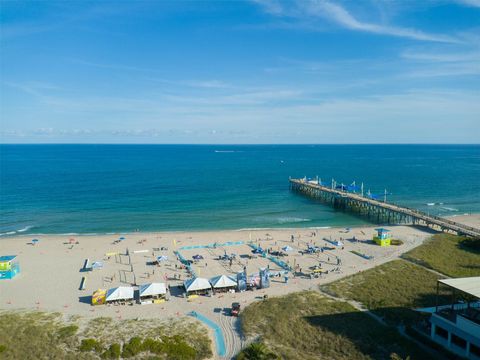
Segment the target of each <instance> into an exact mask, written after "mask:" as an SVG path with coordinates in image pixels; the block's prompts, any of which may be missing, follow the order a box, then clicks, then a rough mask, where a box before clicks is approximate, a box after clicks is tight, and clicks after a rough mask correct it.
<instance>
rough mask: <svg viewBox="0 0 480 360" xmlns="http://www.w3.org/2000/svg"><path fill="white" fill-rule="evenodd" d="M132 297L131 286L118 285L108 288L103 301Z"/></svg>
mask: <svg viewBox="0 0 480 360" xmlns="http://www.w3.org/2000/svg"><path fill="white" fill-rule="evenodd" d="M128 299H133V287H131V286H119V287H116V288H112V289H108V291H107V297H106V299H105V301H115V300H128Z"/></svg>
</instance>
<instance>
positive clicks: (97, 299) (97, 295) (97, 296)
mask: <svg viewBox="0 0 480 360" xmlns="http://www.w3.org/2000/svg"><path fill="white" fill-rule="evenodd" d="M106 297H107V290H103V289H98V290H97V291H95V292H94V293H93V295H92V305H102V304H105V299H106Z"/></svg>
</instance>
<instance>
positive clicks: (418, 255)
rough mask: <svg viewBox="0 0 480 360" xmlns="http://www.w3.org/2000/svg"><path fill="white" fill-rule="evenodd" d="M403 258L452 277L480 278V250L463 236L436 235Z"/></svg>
mask: <svg viewBox="0 0 480 360" xmlns="http://www.w3.org/2000/svg"><path fill="white" fill-rule="evenodd" d="M470 244H473V245H470ZM477 246H478V245H477ZM403 257H404V258H405V259H408V260H410V261H413V262H416V263H419V264H421V265H423V266H425V267H428V268H431V269H434V270H436V271H438V272H441V273H442V274H445V275H448V276H451V277H467V276H480V250H479V249H478V248H477V247H476V246H474V242H473V241H471V240H470V239H466V238H465V237H463V236H456V235H451V234H436V235H434V236H432V237H431V238H430V239H428V240H427V241H425V243H424V244H422V245H420V246H419V247H417V248H415V249H413V250H411V251H409V252H407V253H406V254H404V255H403Z"/></svg>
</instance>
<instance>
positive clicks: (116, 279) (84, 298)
mask: <svg viewBox="0 0 480 360" xmlns="http://www.w3.org/2000/svg"><path fill="white" fill-rule="evenodd" d="M479 220H480V216H478V215H475V216H468V217H465V216H464V217H456V219H455V221H464V222H465V223H469V224H472V225H475V224H478V222H479ZM374 229H375V226H365V227H357V228H352V229H350V230H347V229H345V228H327V229H317V230H312V229H298V228H296V229H281V230H274V229H271V230H252V231H249V230H242V231H214V232H162V233H134V234H128V235H120V234H117V235H98V236H66V235H45V236H35V238H38V239H39V243H38V244H36V245H32V244H31V240H32V238H33V237H32V236H21V237H9V238H1V239H0V244H1V246H0V248H1V255H17V256H18V261H19V263H20V267H21V272H20V274H19V275H18V276H17V277H15V278H14V279H13V280H2V281H1V282H0V310H14V309H15V310H20V309H32V310H42V311H57V312H61V313H63V314H64V315H66V316H69V315H81V316H83V317H86V318H90V317H97V316H110V317H114V318H117V319H126V318H158V319H166V318H169V317H177V316H184V315H186V314H187V313H189V312H190V311H192V310H194V311H197V312H200V313H202V314H204V315H206V316H208V317H209V318H211V319H213V320H214V321H216V322H217V323H218V324H219V325H221V326H222V328H223V329H224V333H225V336H226V337H228V336H233V337H234V335H232V334H230V335H229V333H231V332H232V331H234V330H233V328H234V323H233V322H234V320H233V319H232V318H231V317H228V316H225V314H224V312H223V311H222V310H223V309H225V308H229V307H230V305H231V303H232V302H233V301H238V302H240V303H241V305H242V306H246V305H247V304H249V303H251V302H252V301H255V300H258V299H261V298H262V297H263V296H264V295H265V294H267V295H268V296H275V295H282V294H286V293H289V292H295V291H300V290H308V289H315V288H317V286H318V285H319V284H322V283H326V282H330V281H333V280H336V279H338V278H341V277H344V276H347V275H350V274H353V273H356V272H359V271H362V270H365V269H368V268H372V267H374V266H377V265H379V264H382V263H384V262H387V261H390V260H392V259H395V258H398V257H399V256H400V255H401V254H402V253H404V252H406V251H408V250H410V249H412V248H414V247H416V246H418V245H420V244H421V243H422V242H423V241H424V240H425V239H426V238H428V237H429V236H431V234H432V233H433V232H432V231H431V230H429V229H427V228H419V227H411V226H389V227H388V229H390V230H391V231H392V237H393V238H395V239H401V240H402V241H403V242H404V243H403V245H400V246H390V247H380V246H378V245H374V244H372V243H371V241H369V240H371V239H372V236H373V235H374V233H375V231H374ZM313 231H315V232H316V235H315V236H313V235H312V232H313ZM291 235H294V236H295V240H294V242H293V243H292V241H291ZM121 236H124V237H125V240H123V241H122V242H121V243H117V244H114V241H115V240H117V239H119V237H121ZM353 237H355V239H356V240H359V241H352V239H353ZM72 238H74V239H75V241H76V242H78V244H75V245H71V244H70V243H69V240H70V239H72ZM267 238H268V240H267ZM324 238H327V239H330V238H331V239H332V240H340V239H343V242H344V249H343V250H342V248H341V247H336V248H335V249H334V250H329V251H325V252H324V253H321V254H315V255H301V254H300V253H299V250H302V249H306V247H307V243H312V244H316V245H321V246H324V245H328V246H331V247H332V248H333V246H332V245H331V244H330V243H326V242H325V241H324V240H322V239H324ZM250 239H251V240H252V241H253V242H255V243H258V244H259V245H260V246H262V247H263V248H272V249H273V250H277V249H280V248H281V247H283V246H285V245H289V246H292V247H293V251H291V252H289V253H288V254H289V255H288V256H287V257H285V258H282V260H284V261H288V263H289V264H290V265H293V264H295V265H296V264H298V267H299V268H302V271H303V272H304V273H308V272H309V270H308V268H309V267H310V266H312V265H315V264H318V263H322V267H323V268H324V269H326V270H333V269H334V268H336V267H337V265H336V259H337V257H339V258H340V259H341V262H342V266H341V267H340V268H341V271H340V272H339V273H333V272H331V273H329V274H327V275H324V276H323V277H322V278H318V279H309V278H307V277H296V278H293V277H292V276H290V279H289V281H288V283H285V281H284V279H283V277H282V278H274V279H272V282H271V287H270V288H268V289H262V290H255V291H246V292H243V293H234V294H232V293H224V294H217V295H214V296H212V297H205V296H201V297H199V298H196V299H193V300H190V301H188V300H187V299H186V298H184V297H183V295H182V294H180V293H178V292H177V291H172V293H171V294H170V295H169V301H167V302H165V303H163V304H149V305H139V304H135V305H132V306H130V305H123V306H113V305H100V306H91V305H90V296H91V295H92V293H93V291H95V290H97V289H99V288H103V289H108V288H112V287H116V286H121V285H122V286H130V285H132V284H133V283H134V281H135V280H136V284H137V285H138V284H143V283H148V282H166V283H167V284H168V285H170V286H171V287H173V288H174V289H175V287H176V286H177V285H181V283H182V280H185V279H186V278H187V277H188V275H187V273H186V272H185V270H177V269H176V268H175V265H180V262H179V261H178V260H177V259H176V256H175V255H174V251H175V250H178V249H180V248H181V247H183V246H187V245H201V244H203V245H205V244H211V243H224V242H227V241H232V242H237V241H243V242H244V243H247V242H249V241H250ZM162 247H164V248H168V250H164V251H154V249H160V248H162ZM127 248H128V250H129V252H130V254H131V259H132V266H133V273H132V272H131V265H129V264H128V263H127V260H126V259H127V257H126V256H123V255H121V254H124V253H125V252H126V249H127ZM352 250H353V251H357V252H359V253H362V254H366V255H369V256H373V259H372V260H366V259H364V258H362V257H360V256H358V255H357V254H354V253H352V252H351V251H352ZM225 251H227V252H228V253H236V254H237V255H242V254H249V253H251V248H249V247H248V246H247V245H246V244H243V245H238V246H229V247H225V248H223V247H219V248H217V249H210V250H207V249H198V250H184V251H181V253H182V255H183V256H185V258H187V259H188V258H190V259H191V256H193V255H195V254H201V255H202V256H203V257H204V259H205V260H202V261H201V262H200V263H199V264H197V265H195V268H194V269H195V271H196V272H197V275H198V276H200V277H206V278H210V277H213V276H216V275H222V274H226V275H228V274H234V273H236V272H238V271H240V270H241V269H242V268H243V266H246V267H247V272H248V273H249V274H251V273H255V272H258V269H259V267H265V266H267V264H268V263H269V260H267V259H263V258H261V257H260V258H257V259H249V260H244V259H243V258H240V257H239V260H238V262H235V263H234V264H232V266H231V267H230V266H229V264H226V263H222V262H221V261H219V260H216V259H215V258H217V257H218V255H223V254H224V252H225ZM114 252H118V253H119V254H120V255H118V256H111V257H110V259H108V257H107V256H106V254H107V253H114ZM154 255H155V257H156V256H158V255H166V256H168V257H169V261H167V262H165V263H164V264H162V265H160V266H154V265H147V263H149V262H150V261H152V260H153V259H154ZM85 259H89V260H90V263H92V262H93V261H102V262H103V264H104V267H103V269H99V270H93V271H91V272H81V269H82V267H83V264H84V262H85ZM269 265H270V269H271V270H272V271H276V270H279V267H278V266H277V265H275V264H273V263H272V262H270V264H269ZM175 275H176V276H180V277H181V280H173V278H174V277H175ZM82 276H86V277H87V282H86V289H85V290H79V287H80V281H81V278H82ZM112 278H113V279H112ZM165 279H168V280H167V281H165ZM237 340H238V339H237ZM232 341H233V340H232ZM230 346H231V345H230ZM239 347H240V345H239V344H237V345H236V348H235V349H231V351H232V352H233V351H237V350H239Z"/></svg>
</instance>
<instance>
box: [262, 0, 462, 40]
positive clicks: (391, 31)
mask: <svg viewBox="0 0 480 360" xmlns="http://www.w3.org/2000/svg"><path fill="white" fill-rule="evenodd" d="M255 2H256V3H259V4H261V5H262V6H263V7H264V9H265V11H267V12H269V13H270V14H272V15H274V16H286V17H294V18H299V19H311V18H317V19H318V18H322V19H324V20H327V21H330V22H332V23H335V24H337V25H339V26H341V27H343V28H346V29H349V30H353V31H361V32H367V33H374V34H379V35H389V36H395V37H403V38H409V39H413V40H421V41H433V42H445V43H458V42H460V39H458V38H456V37H452V36H450V35H444V34H431V33H427V32H423V31H421V30H417V29H412V28H405V27H399V26H394V25H385V24H377V23H374V22H368V21H362V20H360V19H358V18H357V17H355V16H354V15H353V14H352V13H351V12H349V11H348V10H347V9H346V8H344V7H342V6H340V5H339V4H336V3H332V2H329V1H326V0H317V1H315V0H300V1H295V2H279V1H277V2H275V1H273V0H267V1H265V0H255ZM274 4H275V5H274Z"/></svg>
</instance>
